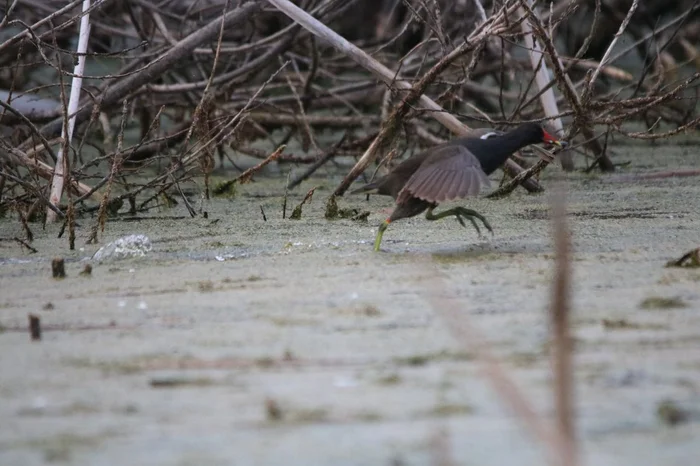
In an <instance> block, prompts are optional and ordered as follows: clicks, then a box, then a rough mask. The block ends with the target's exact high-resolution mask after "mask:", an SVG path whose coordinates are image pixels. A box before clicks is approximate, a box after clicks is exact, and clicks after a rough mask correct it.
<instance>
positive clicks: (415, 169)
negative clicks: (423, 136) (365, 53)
mask: <svg viewBox="0 0 700 466" xmlns="http://www.w3.org/2000/svg"><path fill="white" fill-rule="evenodd" d="M538 143H545V144H550V145H556V146H558V147H564V146H565V144H566V143H565V142H563V141H560V140H559V139H557V138H556V137H554V136H552V135H551V134H550V133H548V132H547V131H546V130H545V129H544V128H543V127H542V125H540V124H539V123H532V122H528V123H522V124H520V125H519V126H517V127H516V128H514V129H512V130H511V131H508V132H505V133H504V132H500V131H495V130H490V129H482V130H476V131H475V132H474V133H472V136H468V137H463V138H455V139H452V140H451V141H448V142H445V143H443V144H439V145H437V146H434V147H431V148H429V149H427V150H425V151H423V152H420V153H418V154H416V155H414V156H412V157H410V158H408V159H406V160H404V161H403V162H401V163H400V164H399V165H397V166H396V167H395V168H394V169H393V170H392V171H391V172H390V173H388V174H387V175H385V176H383V177H381V178H379V179H377V180H375V181H373V182H371V183H369V184H366V185H364V186H362V187H360V188H358V189H355V190H354V191H351V192H350V194H360V193H367V194H379V195H385V196H391V197H393V198H394V199H395V201H396V208H395V209H394V211H393V212H392V213H391V215H390V216H389V218H387V219H386V220H384V221H383V222H382V223H381V224H380V225H379V229H378V231H377V236H376V238H375V241H374V250H375V251H379V246H380V245H381V242H382V236H383V235H384V232H385V231H386V229H387V228H388V226H389V224H390V223H392V222H395V221H397V220H399V219H402V218H409V217H414V216H416V215H419V214H421V213H423V212H426V211H427V212H426V213H425V218H426V219H427V220H431V221H434V220H440V219H442V218H445V217H451V216H452V217H455V218H456V219H457V221H458V222H459V223H460V224H461V225H462V226H464V227H466V225H465V223H464V220H469V221H470V222H471V223H472V225H473V226H474V228H475V229H476V231H477V233H478V234H479V235H480V234H481V230H480V228H479V225H478V223H477V220H480V221H481V222H482V223H483V225H484V226H485V227H486V229H487V230H489V232H491V234H493V228H491V225H490V224H489V222H488V221H487V220H486V218H485V217H484V216H483V215H481V214H480V213H479V212H477V211H475V210H472V209H467V208H465V207H454V208H452V209H449V210H446V211H444V212H441V213H435V212H433V211H434V209H435V208H436V207H437V206H438V204H439V203H441V202H445V201H450V200H454V199H463V198H465V197H470V196H476V195H477V194H479V192H480V191H481V189H482V188H483V187H488V186H489V185H490V181H489V179H488V175H490V174H491V173H493V172H494V171H496V169H497V168H498V167H500V166H501V165H503V163H504V162H505V161H506V160H507V159H508V157H510V156H511V155H512V154H513V153H514V152H515V151H517V150H519V149H521V148H523V147H525V146H527V145H530V144H538Z"/></svg>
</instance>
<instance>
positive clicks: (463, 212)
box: [425, 207, 493, 237]
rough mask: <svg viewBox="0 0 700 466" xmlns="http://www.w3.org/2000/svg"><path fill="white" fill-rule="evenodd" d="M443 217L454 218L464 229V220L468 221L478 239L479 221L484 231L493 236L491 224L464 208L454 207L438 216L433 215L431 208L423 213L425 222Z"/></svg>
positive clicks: (474, 211) (484, 218)
mask: <svg viewBox="0 0 700 466" xmlns="http://www.w3.org/2000/svg"><path fill="white" fill-rule="evenodd" d="M445 217H455V218H456V219H457V221H458V222H459V223H460V225H462V226H463V227H465V228H466V226H467V225H466V223H464V220H469V221H470V222H471V224H472V226H473V227H474V229H475V230H476V232H477V234H478V235H479V237H481V229H480V228H479V224H478V223H477V220H480V221H481V223H483V224H484V226H485V227H486V229H487V230H488V231H489V232H490V233H491V236H493V228H491V224H490V223H489V222H488V220H486V217H484V216H483V215H481V214H480V213H479V212H477V211H476V210H472V209H467V208H465V207H454V208H452V209H449V210H446V211H444V212H441V213H439V214H435V213H433V209H432V208H431V209H428V211H427V212H426V213H425V218H426V219H427V220H440V219H441V218H445Z"/></svg>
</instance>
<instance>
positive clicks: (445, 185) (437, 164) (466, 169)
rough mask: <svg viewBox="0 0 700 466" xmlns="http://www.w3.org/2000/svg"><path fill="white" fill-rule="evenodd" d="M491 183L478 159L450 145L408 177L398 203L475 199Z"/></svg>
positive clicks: (438, 149) (460, 147)
mask: <svg viewBox="0 0 700 466" xmlns="http://www.w3.org/2000/svg"><path fill="white" fill-rule="evenodd" d="M489 185H490V182H489V179H488V177H487V176H486V173H484V170H482V168H481V163H479V160H478V159H477V158H476V157H475V156H474V154H472V153H471V152H469V150H468V149H467V148H466V147H463V146H459V145H449V146H445V147H441V148H437V149H435V152H434V153H433V154H432V155H431V156H430V157H428V158H427V159H426V160H425V161H424V162H423V164H421V166H420V168H418V170H416V172H415V173H414V174H413V176H411V178H409V180H408V181H407V182H406V184H405V185H404V187H403V189H402V190H401V192H400V193H399V195H398V197H397V199H396V202H397V203H401V202H403V201H406V200H407V199H409V198H411V197H417V198H419V199H423V200H424V201H428V202H435V203H439V202H444V201H450V200H453V199H461V198H464V197H467V196H476V195H477V194H479V191H481V188H482V187H484V186H489Z"/></svg>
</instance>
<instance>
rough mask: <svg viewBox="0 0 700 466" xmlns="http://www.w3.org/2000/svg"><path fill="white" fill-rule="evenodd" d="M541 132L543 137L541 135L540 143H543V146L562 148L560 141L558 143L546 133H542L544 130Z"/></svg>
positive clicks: (557, 140) (562, 144)
mask: <svg viewBox="0 0 700 466" xmlns="http://www.w3.org/2000/svg"><path fill="white" fill-rule="evenodd" d="M542 132H543V133H544V135H543V137H542V141H543V142H544V143H545V144H554V145H555V146H558V147H564V143H563V142H562V141H560V140H559V139H557V138H555V137H554V136H552V135H551V134H549V133H548V132H547V131H544V130H543V131H542Z"/></svg>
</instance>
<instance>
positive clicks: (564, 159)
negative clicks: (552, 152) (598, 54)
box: [520, 0, 573, 168]
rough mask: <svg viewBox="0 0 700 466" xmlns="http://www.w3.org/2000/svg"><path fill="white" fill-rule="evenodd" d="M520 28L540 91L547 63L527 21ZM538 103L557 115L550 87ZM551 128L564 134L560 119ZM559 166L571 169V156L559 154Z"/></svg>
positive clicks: (545, 81)
mask: <svg viewBox="0 0 700 466" xmlns="http://www.w3.org/2000/svg"><path fill="white" fill-rule="evenodd" d="M532 3H533V2H532V0H528V4H529V5H530V8H532ZM520 14H521V15H522V16H526V13H525V10H524V9H522V8H521V9H520ZM520 27H521V29H522V30H523V33H525V46H526V47H527V51H528V55H529V56H530V63H532V69H533V70H536V71H535V82H536V83H537V87H538V88H539V89H540V90H542V89H544V88H545V87H547V86H548V85H549V81H550V73H549V68H548V67H547V63H546V62H545V61H544V59H543V55H542V48H541V47H540V44H539V43H537V41H535V36H534V35H533V34H532V27H530V23H529V22H528V21H523V22H522V23H520ZM540 61H542V66H540V67H539V68H537V65H539V64H540ZM540 102H541V103H542V108H543V109H544V114H545V115H547V116H548V117H551V116H554V115H559V107H558V106H557V99H556V97H554V90H553V89H552V88H551V87H550V88H549V89H547V90H546V91H544V92H543V93H542V94H541V95H540ZM552 126H554V130H555V132H556V133H557V135H558V136H561V135H562V133H563V132H564V125H563V124H562V122H561V118H555V119H554V120H552ZM559 156H560V160H561V164H562V165H563V166H564V167H565V168H568V167H570V168H573V161H572V160H571V155H570V154H569V153H568V152H566V151H563V152H561V153H560V154H559Z"/></svg>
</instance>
